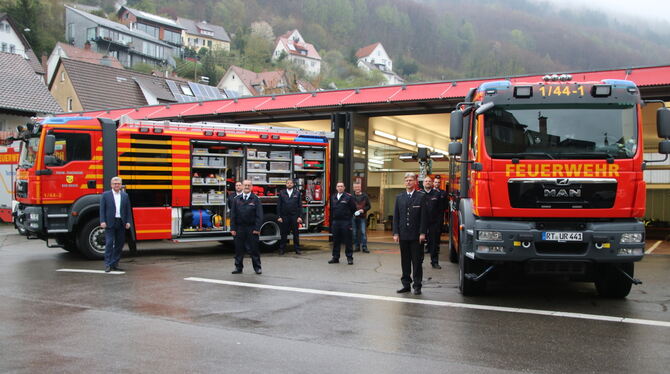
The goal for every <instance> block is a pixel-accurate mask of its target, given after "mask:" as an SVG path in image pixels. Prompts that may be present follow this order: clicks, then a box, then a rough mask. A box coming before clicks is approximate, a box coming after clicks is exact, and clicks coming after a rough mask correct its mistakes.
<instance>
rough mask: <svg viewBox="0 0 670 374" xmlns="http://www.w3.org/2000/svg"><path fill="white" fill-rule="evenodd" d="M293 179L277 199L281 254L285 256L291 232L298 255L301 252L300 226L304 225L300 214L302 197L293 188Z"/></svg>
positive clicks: (287, 183)
mask: <svg viewBox="0 0 670 374" xmlns="http://www.w3.org/2000/svg"><path fill="white" fill-rule="evenodd" d="M293 186H294V183H293V180H292V179H289V180H287V181H286V189H285V190H282V191H280V192H279V196H278V199H277V215H278V216H279V218H277V222H279V224H280V230H281V241H280V242H279V254H280V255H283V254H284V252H285V251H286V242H287V239H286V237H287V236H288V233H289V232H292V233H293V249H294V250H295V253H296V254H298V255H299V254H301V253H302V252H300V238H299V236H298V235H299V234H298V225H299V224H301V223H302V218H301V217H300V214H301V213H302V197H301V196H300V191H298V190H297V189H294V188H293Z"/></svg>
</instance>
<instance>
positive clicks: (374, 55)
mask: <svg viewBox="0 0 670 374" xmlns="http://www.w3.org/2000/svg"><path fill="white" fill-rule="evenodd" d="M356 58H357V63H356V65H357V66H358V67H359V68H361V69H363V70H366V71H375V70H376V71H379V72H381V73H382V74H384V78H386V83H387V84H401V83H403V82H404V80H403V79H402V78H401V77H400V76H398V75H397V74H396V73H394V72H393V61H392V60H391V58H390V57H389V55H388V54H387V53H386V50H385V49H384V46H383V45H382V43H379V42H378V43H374V44H370V45H368V46H365V47H363V48H361V49H359V50H358V51H356Z"/></svg>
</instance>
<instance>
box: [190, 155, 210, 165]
mask: <svg viewBox="0 0 670 374" xmlns="http://www.w3.org/2000/svg"><path fill="white" fill-rule="evenodd" d="M208 158H209V157H203V156H194V157H193V166H198V167H202V166H208V162H209V161H208Z"/></svg>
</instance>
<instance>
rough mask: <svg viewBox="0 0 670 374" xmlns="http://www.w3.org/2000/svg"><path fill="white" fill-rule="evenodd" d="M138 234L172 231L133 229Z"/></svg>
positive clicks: (170, 231)
mask: <svg viewBox="0 0 670 374" xmlns="http://www.w3.org/2000/svg"><path fill="white" fill-rule="evenodd" d="M135 232H136V233H138V234H157V233H163V232H165V233H167V232H169V233H172V230H135Z"/></svg>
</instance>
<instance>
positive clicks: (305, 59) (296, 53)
mask: <svg viewBox="0 0 670 374" xmlns="http://www.w3.org/2000/svg"><path fill="white" fill-rule="evenodd" d="M282 55H285V56H286V58H287V59H288V60H289V61H291V62H293V63H294V64H296V65H298V66H300V67H302V68H303V69H304V70H305V72H306V73H307V74H309V75H312V76H314V75H318V74H319V73H320V72H321V56H320V55H319V53H318V52H317V51H316V48H314V45H312V44H310V43H307V42H306V41H305V39H303V37H302V35H300V32H299V31H298V30H291V31H288V32H286V33H285V34H284V35H281V36H279V37H278V38H277V42H276V43H275V49H274V52H272V59H273V60H277V59H279V58H281V56H282Z"/></svg>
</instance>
